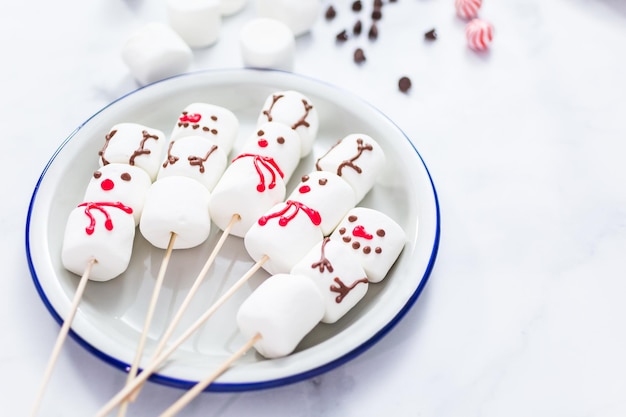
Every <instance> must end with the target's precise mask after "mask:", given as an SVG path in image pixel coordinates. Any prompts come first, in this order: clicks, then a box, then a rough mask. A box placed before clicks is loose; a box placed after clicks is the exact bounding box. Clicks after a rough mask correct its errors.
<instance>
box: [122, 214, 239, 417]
mask: <svg viewBox="0 0 626 417" xmlns="http://www.w3.org/2000/svg"><path fill="white" fill-rule="evenodd" d="M239 220H241V216H240V215H239V214H234V215H233V217H232V218H231V220H230V223H228V226H226V228H225V229H224V231H223V233H222V236H221V237H220V239H219V240H218V241H217V243H216V244H215V247H214V248H213V251H212V252H211V254H210V255H209V258H208V259H207V261H206V263H205V264H204V267H203V268H202V270H201V271H200V273H199V274H198V276H197V277H196V280H195V281H194V283H193V285H192V286H191V289H190V290H189V292H188V293H187V296H186V297H185V299H184V300H183V303H182V304H181V305H180V307H179V308H178V311H177V312H176V314H175V315H174V318H173V319H172V321H171V323H170V325H169V326H168V328H167V330H165V333H164V334H163V336H162V337H161V340H160V341H159V344H158V345H157V347H156V350H155V351H154V353H153V355H152V360H154V359H156V358H157V357H158V356H159V355H160V354H161V352H163V349H164V348H165V345H166V344H167V342H168V341H169V339H170V338H171V337H172V334H173V333H174V330H175V329H176V326H178V323H179V322H180V320H181V319H182V317H183V314H185V311H187V308H188V307H189V304H190V303H191V300H192V299H193V297H194V295H195V294H196V292H198V289H199V288H200V285H201V284H202V282H203V281H204V278H205V277H206V275H207V273H208V272H209V269H210V268H211V266H212V265H213V262H214V261H215V258H216V257H217V254H218V253H219V251H220V250H221V249H222V246H224V242H226V238H227V237H228V236H229V235H230V231H231V230H232V228H233V226H234V225H235V223H237V222H238V221H239ZM140 391H141V388H138V389H137V390H136V391H135V392H134V393H133V395H132V396H130V398H129V401H135V400H136V399H137V396H139V392H140ZM118 417H121V416H120V415H119V414H118Z"/></svg>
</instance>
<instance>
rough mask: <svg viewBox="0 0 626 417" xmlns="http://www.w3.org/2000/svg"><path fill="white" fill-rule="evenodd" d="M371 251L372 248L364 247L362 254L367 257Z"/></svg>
mask: <svg viewBox="0 0 626 417" xmlns="http://www.w3.org/2000/svg"><path fill="white" fill-rule="evenodd" d="M371 251H372V248H371V247H369V246H365V247H364V248H363V253H364V254H366V255H368V254H369V253H370V252H371Z"/></svg>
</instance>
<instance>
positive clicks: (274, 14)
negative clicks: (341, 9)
mask: <svg viewBox="0 0 626 417" xmlns="http://www.w3.org/2000/svg"><path fill="white" fill-rule="evenodd" d="M256 5H257V12H258V15H259V16H260V17H269V18H272V19H276V20H280V21H281V22H283V23H285V24H286V25H287V26H289V28H291V30H292V31H293V34H294V35H295V36H300V35H302V34H304V33H306V32H308V31H310V30H311V28H312V27H313V25H314V24H315V22H316V21H317V19H318V18H319V16H320V12H321V8H322V3H321V1H320V0H257V1H256Z"/></svg>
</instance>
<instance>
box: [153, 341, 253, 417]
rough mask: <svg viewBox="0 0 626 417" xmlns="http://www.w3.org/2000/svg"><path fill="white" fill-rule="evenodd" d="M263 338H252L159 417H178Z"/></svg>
mask: <svg viewBox="0 0 626 417" xmlns="http://www.w3.org/2000/svg"><path fill="white" fill-rule="evenodd" d="M261 338H262V336H261V334H260V333H257V334H256V335H254V337H252V338H251V339H250V340H249V341H248V342H247V343H246V344H245V345H244V346H242V347H241V349H239V350H238V351H237V352H235V353H234V354H233V355H232V356H231V357H230V358H228V359H227V360H226V361H224V363H222V364H221V365H220V367H219V368H217V370H216V371H215V372H213V373H212V374H211V375H209V376H208V377H207V378H206V379H203V380H202V381H200V382H198V383H197V384H196V385H194V386H193V387H192V388H191V389H190V390H189V391H187V392H186V393H185V395H183V396H182V397H180V398H179V399H178V400H177V401H176V402H175V403H174V404H172V405H171V406H170V407H169V408H168V409H167V410H165V411H164V412H163V413H162V414H161V415H160V416H159V417H172V416H174V415H176V414H177V413H178V412H179V411H180V410H182V409H183V408H184V407H185V406H186V405H187V404H189V403H190V402H191V400H193V399H194V398H195V397H196V396H198V394H200V393H201V392H202V391H203V390H204V389H205V388H206V387H208V386H209V385H211V383H213V381H215V380H216V379H217V378H218V377H219V376H220V375H222V374H223V373H224V372H225V371H226V370H227V369H228V368H230V367H231V365H232V364H233V362H235V361H236V360H237V359H239V358H240V357H242V356H243V355H244V354H245V353H246V352H247V351H248V350H250V349H251V348H252V346H254V344H255V343H256V342H258V341H259V340H261Z"/></svg>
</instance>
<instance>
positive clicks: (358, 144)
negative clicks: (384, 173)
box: [315, 133, 385, 204]
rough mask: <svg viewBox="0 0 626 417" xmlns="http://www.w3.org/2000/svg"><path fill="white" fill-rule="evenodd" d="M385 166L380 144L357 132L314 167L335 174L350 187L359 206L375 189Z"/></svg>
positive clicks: (319, 160)
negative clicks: (372, 189) (370, 191)
mask: <svg viewBox="0 0 626 417" xmlns="http://www.w3.org/2000/svg"><path fill="white" fill-rule="evenodd" d="M384 165H385V153H384V152H383V150H382V148H381V147H380V145H379V144H378V143H376V141H375V140H374V139H372V138H371V137H369V136H367V135H363V134H357V133H354V134H351V135H348V136H346V137H345V138H343V139H341V140H340V141H339V142H337V143H336V144H335V145H334V146H333V147H332V148H330V149H329V150H328V152H326V154H324V155H322V157H320V158H319V159H318V160H317V162H316V164H315V167H316V169H317V170H318V171H329V172H334V173H335V174H337V175H339V176H340V177H341V178H343V179H344V181H346V182H347V183H348V184H350V186H351V187H352V188H353V189H354V192H355V194H356V204H358V203H359V202H360V201H361V200H362V199H363V197H364V196H365V194H367V193H368V191H369V190H370V189H371V188H372V187H373V186H374V184H375V183H376V179H377V178H378V176H379V175H380V172H381V170H382V168H383V166H384Z"/></svg>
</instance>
